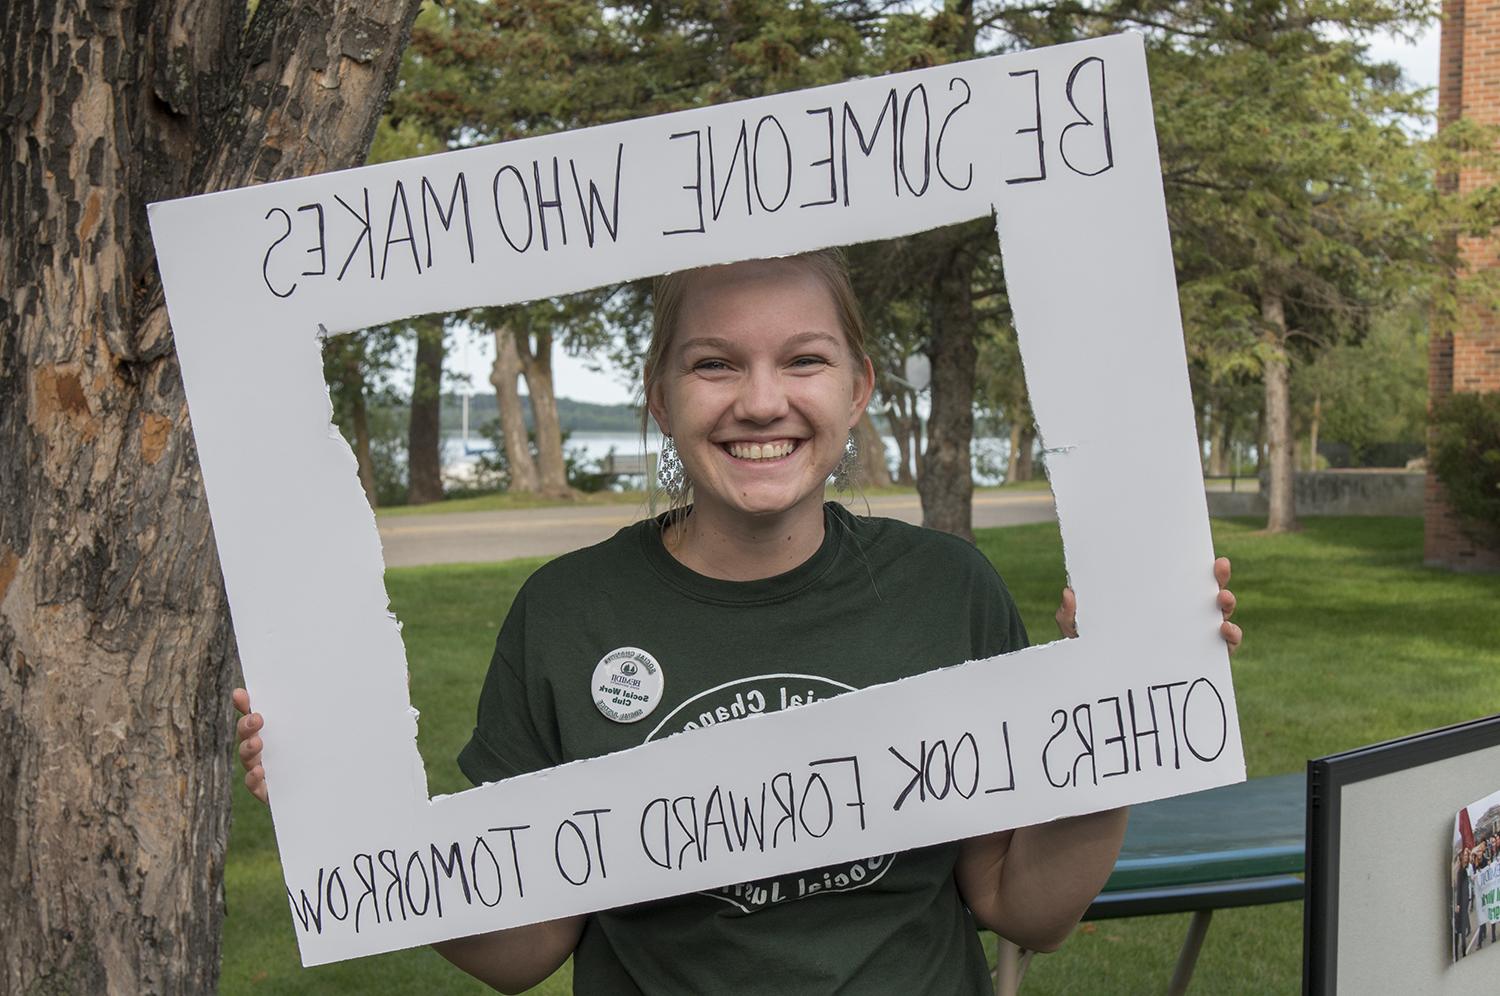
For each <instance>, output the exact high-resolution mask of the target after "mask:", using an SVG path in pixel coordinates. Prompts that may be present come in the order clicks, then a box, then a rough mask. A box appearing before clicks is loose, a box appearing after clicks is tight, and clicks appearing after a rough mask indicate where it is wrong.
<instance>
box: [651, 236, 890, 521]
mask: <svg viewBox="0 0 1500 996" xmlns="http://www.w3.org/2000/svg"><path fill="white" fill-rule="evenodd" d="M775 261H776V262H783V263H790V264H794V265H797V266H801V267H804V268H805V269H807V270H808V271H810V272H811V273H812V274H813V275H814V276H816V277H817V278H818V279H819V280H821V281H822V282H823V286H824V287H826V288H827V289H828V294H829V296H830V297H831V298H832V299H833V306H834V310H835V311H836V312H837V313H838V318H839V329H840V331H842V332H843V333H844V341H845V342H846V343H847V344H848V346H849V352H850V353H851V354H852V355H853V356H854V359H855V361H856V363H857V365H859V366H863V365H864V363H865V361H866V360H867V359H868V358H869V353H868V351H867V350H866V349H865V317H864V313H863V311H861V309H860V307H859V298H858V297H857V296H856V295H855V293H854V284H853V281H851V280H850V278H849V261H848V259H847V258H846V257H845V256H844V251H843V250H842V249H840V248H838V247H836V246H835V247H832V248H829V249H816V250H814V251H812V252H804V253H798V254H797V255H795V256H783V257H778V258H777V259H776V260H775ZM730 265H732V264H730ZM707 269H709V268H708V267H699V268H697V269H692V270H679V271H677V272H676V273H664V274H662V275H661V276H658V277H657V278H656V280H655V281H654V282H653V283H652V287H651V342H650V345H648V346H647V348H646V364H645V367H644V369H643V371H642V374H641V401H642V404H641V448H642V450H643V451H644V450H645V448H646V446H645V444H646V438H647V436H648V434H649V433H650V431H651V409H650V400H651V392H652V390H653V389H654V388H655V387H656V385H657V383H658V382H659V381H660V379H661V371H662V365H663V362H664V361H665V360H666V356H667V352H668V350H670V349H671V347H672V340H673V339H674V338H675V337H676V335H677V324H678V322H679V320H680V319H681V316H682V302H683V301H684V300H685V299H686V298H687V292H688V288H689V287H690V286H691V285H692V282H693V279H694V278H695V277H697V276H699V275H700V274H702V273H703V272H704V271H705V270H707ZM648 484H649V488H648V490H649V491H650V508H651V511H652V513H653V514H654V513H655V511H656V502H657V497H658V494H659V491H660V489H659V487H658V485H657V483H656V482H655V481H654V480H653V481H649V482H648ZM691 492H692V482H691V481H689V482H688V485H687V487H686V488H684V489H683V494H682V496H681V497H680V498H678V499H675V500H674V501H673V502H672V503H671V507H670V508H669V512H672V513H676V512H678V511H680V510H681V509H682V508H684V507H685V506H687V505H688V504H690V503H691V501H692V497H691ZM674 517H675V516H674Z"/></svg>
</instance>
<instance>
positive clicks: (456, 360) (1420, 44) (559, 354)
mask: <svg viewBox="0 0 1500 996" xmlns="http://www.w3.org/2000/svg"><path fill="white" fill-rule="evenodd" d="M1438 38H1439V31H1438V29H1437V27H1436V26H1434V27H1432V28H1431V29H1430V30H1428V31H1427V32H1426V33H1425V34H1424V35H1423V36H1422V37H1421V38H1419V39H1418V40H1417V41H1416V42H1414V43H1412V42H1406V41H1403V40H1401V39H1398V38H1388V37H1387V38H1379V39H1376V40H1375V41H1374V42H1373V43H1372V44H1371V45H1370V52H1371V54H1372V55H1373V56H1374V57H1375V58H1377V59H1383V60H1390V61H1393V62H1398V63H1400V64H1401V66H1402V67H1403V68H1404V69H1405V71H1406V75H1407V76H1408V78H1410V79H1411V81H1412V82H1413V83H1415V84H1417V85H1418V86H1423V87H1429V88H1431V87H1436V86H1437V71H1438ZM1436 102H1437V97H1436V95H1434V96H1433V97H1432V103H1433V105H1434V106H1435V105H1436ZM494 359H495V344H494V341H493V340H492V339H489V338H488V337H480V336H465V337H463V339H461V340H459V341H455V342H454V343H453V345H452V348H451V350H450V352H449V357H448V361H447V368H448V370H450V371H452V372H453V373H459V374H462V373H464V372H467V373H468V374H469V376H470V377H471V378H472V381H471V383H472V387H473V390H474V391H475V392H476V393H488V392H489V391H491V390H492V388H491V387H490V382H489V376H490V366H491V364H493V363H494ZM552 362H553V368H554V371H555V380H556V388H557V394H558V396H559V397H563V398H573V399H576V400H579V401H590V402H593V403H595V404H633V403H634V402H635V385H634V384H629V385H627V384H626V383H625V382H624V380H623V378H622V377H621V376H620V375H617V374H611V373H596V372H594V371H592V370H590V369H589V368H588V364H587V363H586V362H585V361H584V360H581V359H577V358H574V357H571V356H568V355H566V354H564V353H563V351H562V350H561V349H558V350H555V351H554V353H553V359H552Z"/></svg>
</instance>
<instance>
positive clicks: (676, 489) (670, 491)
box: [656, 436, 687, 502]
mask: <svg viewBox="0 0 1500 996" xmlns="http://www.w3.org/2000/svg"><path fill="white" fill-rule="evenodd" d="M656 480H657V482H658V483H659V484H661V489H662V491H663V492H664V493H665V494H666V496H667V497H668V498H669V499H671V500H672V501H674V502H675V501H677V500H678V499H679V498H681V497H682V496H683V494H684V493H685V492H686V491H687V475H686V474H684V473H683V472H682V458H681V457H679V456H678V455H677V444H676V443H674V442H673V441H672V437H671V436H663V437H662V439H661V454H660V455H659V456H658V457H657V458H656Z"/></svg>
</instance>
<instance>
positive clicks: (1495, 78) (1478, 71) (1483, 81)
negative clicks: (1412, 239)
mask: <svg viewBox="0 0 1500 996" xmlns="http://www.w3.org/2000/svg"><path fill="white" fill-rule="evenodd" d="M1442 30H1443V34H1442V48H1441V55H1440V56H1439V59H1440V65H1439V75H1438V121H1439V124H1440V125H1444V124H1447V123H1449V122H1451V121H1455V120H1457V119H1458V118H1460V117H1464V118H1470V119H1472V120H1474V121H1478V122H1480V123H1483V124H1490V125H1494V124H1500V0H1444V3H1443V29H1442ZM1448 182H1449V183H1456V184H1457V185H1458V189H1460V190H1462V191H1469V190H1475V189H1478V188H1479V187H1481V186H1483V185H1486V184H1491V183H1494V182H1495V178H1494V177H1491V176H1489V175H1486V174H1484V173H1481V172H1480V171H1478V170H1472V169H1466V170H1464V171H1463V172H1461V173H1460V174H1459V175H1458V176H1457V177H1450V178H1448ZM1458 251H1459V258H1460V260H1461V261H1462V265H1463V266H1465V267H1468V268H1471V269H1475V268H1492V267H1496V266H1500V239H1496V238H1461V239H1460V240H1459V245H1458ZM1427 387H1428V396H1429V400H1430V402H1431V403H1434V404H1435V403H1437V402H1439V401H1441V400H1442V399H1444V398H1446V397H1448V395H1450V394H1452V393H1454V392H1457V391H1464V392H1467V391H1473V392H1478V393H1487V392H1490V391H1500V314H1497V313H1496V312H1495V311H1494V310H1493V309H1490V308H1486V307H1480V306H1467V307H1462V308H1461V309H1460V311H1459V319H1458V321H1457V322H1456V323H1455V325H1454V327H1453V328H1451V329H1438V328H1434V329H1433V330H1432V337H1431V342H1430V345H1429V355H1428V370H1427ZM1425 506H1426V507H1425V519H1426V541H1425V545H1424V551H1423V559H1424V560H1425V561H1426V562H1427V563H1428V564H1430V565H1433V566H1439V567H1449V568H1452V569H1455V570H1469V571H1500V549H1495V548H1485V547H1483V546H1479V545H1477V544H1476V543H1475V541H1474V540H1473V539H1471V538H1470V537H1469V536H1467V535H1466V534H1465V533H1464V532H1463V530H1462V529H1461V528H1460V526H1459V524H1458V522H1457V521H1456V520H1455V518H1454V516H1453V514H1452V512H1451V510H1450V509H1449V508H1448V505H1447V502H1446V500H1445V498H1444V496H1443V489H1442V486H1441V485H1440V484H1439V483H1438V482H1437V479H1436V478H1435V477H1434V476H1433V475H1432V473H1431V472H1429V473H1428V475H1427V494H1426V502H1425Z"/></svg>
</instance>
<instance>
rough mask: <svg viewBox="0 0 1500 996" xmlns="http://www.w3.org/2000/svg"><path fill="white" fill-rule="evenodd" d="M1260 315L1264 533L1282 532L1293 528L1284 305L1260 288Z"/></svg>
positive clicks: (1294, 511) (1275, 294)
mask: <svg viewBox="0 0 1500 996" xmlns="http://www.w3.org/2000/svg"><path fill="white" fill-rule="evenodd" d="M1260 315H1261V318H1262V320H1263V321H1264V322H1265V332H1264V336H1265V342H1264V345H1265V352H1266V360H1265V369H1264V371H1263V372H1262V375H1261V376H1262V377H1263V379H1264V381H1265V391H1266V404H1265V412H1266V460H1267V461H1268V462H1267V468H1268V470H1267V480H1268V485H1267V487H1268V491H1267V494H1266V503H1267V506H1268V511H1267V514H1266V532H1268V533H1284V532H1288V531H1290V530H1293V529H1296V528H1297V509H1296V505H1295V502H1294V500H1293V497H1292V474H1293V472H1294V470H1295V466H1294V464H1293V454H1292V412H1291V398H1290V394H1289V393H1288V390H1287V357H1286V307H1285V304H1284V302H1283V301H1282V297H1281V294H1280V293H1279V292H1278V291H1275V290H1263V291H1261V295H1260Z"/></svg>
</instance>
